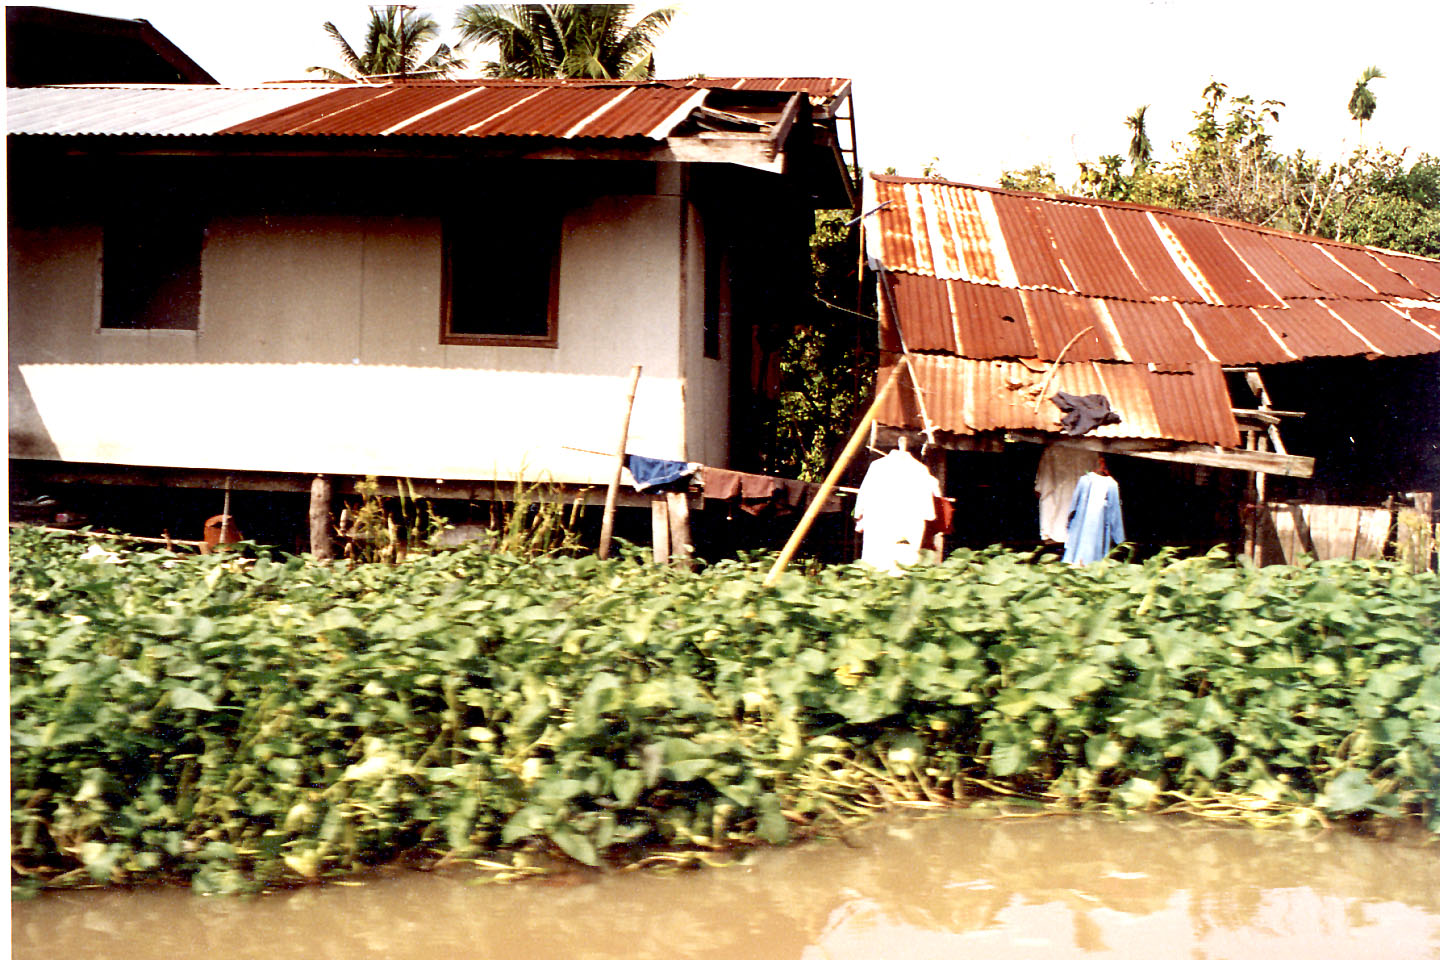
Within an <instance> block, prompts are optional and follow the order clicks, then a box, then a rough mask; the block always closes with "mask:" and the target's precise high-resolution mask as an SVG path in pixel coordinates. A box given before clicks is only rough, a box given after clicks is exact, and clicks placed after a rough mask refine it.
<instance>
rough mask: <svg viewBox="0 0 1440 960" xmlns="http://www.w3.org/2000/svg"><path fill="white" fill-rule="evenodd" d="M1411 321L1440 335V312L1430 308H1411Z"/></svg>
mask: <svg viewBox="0 0 1440 960" xmlns="http://www.w3.org/2000/svg"><path fill="white" fill-rule="evenodd" d="M1409 312H1410V319H1411V320H1414V321H1415V322H1416V323H1418V324H1420V325H1421V326H1423V327H1424V328H1425V329H1427V330H1433V331H1434V332H1435V333H1436V334H1440V310H1431V309H1430V308H1428V307H1411V308H1410V311H1409Z"/></svg>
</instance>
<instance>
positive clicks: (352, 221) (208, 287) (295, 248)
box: [200, 217, 365, 363]
mask: <svg viewBox="0 0 1440 960" xmlns="http://www.w3.org/2000/svg"><path fill="white" fill-rule="evenodd" d="M364 240H365V221H364V220H362V219H359V218H355V217H225V218H218V219H216V220H213V221H211V223H210V230H209V235H208V238H207V241H206V244H205V259H204V263H203V267H202V269H203V280H202V283H203V288H202V294H201V314H200V327H201V334H202V335H201V338H200V359H201V360H204V361H208V362H211V363H277V362H278V363H284V362H297V363H298V362H306V361H308V362H320V363H350V362H352V361H358V360H359V358H360V315H361V291H362V289H363V284H362V277H363V269H364V249H365V243H364Z"/></svg>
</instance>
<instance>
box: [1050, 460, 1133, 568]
mask: <svg viewBox="0 0 1440 960" xmlns="http://www.w3.org/2000/svg"><path fill="white" fill-rule="evenodd" d="M1124 540H1125V522H1124V520H1123V519H1121V516H1120V485H1119V484H1117V483H1116V482H1115V478H1114V477H1112V476H1110V473H1109V471H1108V470H1107V469H1106V468H1105V460H1104V458H1103V457H1102V458H1100V460H1099V462H1098V463H1096V465H1095V469H1094V470H1092V471H1090V472H1089V473H1087V474H1085V476H1083V477H1081V478H1080V481H1079V482H1078V483H1077V484H1075V495H1074V497H1072V498H1071V500H1070V525H1069V529H1068V530H1067V531H1066V538H1065V557H1064V560H1065V562H1066V563H1073V564H1075V565H1076V566H1083V565H1084V564H1087V563H1091V562H1093V561H1095V560H1101V559H1104V557H1105V555H1106V554H1107V553H1109V552H1110V548H1111V547H1113V546H1115V545H1116V544H1117V543H1122V542H1124Z"/></svg>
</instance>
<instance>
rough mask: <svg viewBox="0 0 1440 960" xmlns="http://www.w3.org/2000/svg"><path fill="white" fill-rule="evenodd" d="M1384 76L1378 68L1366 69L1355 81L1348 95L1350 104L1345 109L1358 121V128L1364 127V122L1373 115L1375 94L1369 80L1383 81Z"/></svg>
mask: <svg viewBox="0 0 1440 960" xmlns="http://www.w3.org/2000/svg"><path fill="white" fill-rule="evenodd" d="M1384 78H1385V74H1384V73H1383V72H1382V71H1381V70H1380V68H1379V67H1374V66H1371V67H1366V68H1365V70H1364V72H1363V73H1361V74H1360V79H1359V80H1356V81H1355V89H1354V91H1352V92H1351V94H1350V103H1349V104H1347V108H1348V109H1349V111H1350V116H1352V117H1354V118H1355V119H1356V120H1357V121H1359V123H1360V126H1361V127H1362V128H1363V127H1364V126H1365V121H1366V120H1369V119H1370V118H1371V117H1372V116H1374V115H1375V93H1374V91H1372V90H1371V89H1370V81H1371V80H1383V79H1384Z"/></svg>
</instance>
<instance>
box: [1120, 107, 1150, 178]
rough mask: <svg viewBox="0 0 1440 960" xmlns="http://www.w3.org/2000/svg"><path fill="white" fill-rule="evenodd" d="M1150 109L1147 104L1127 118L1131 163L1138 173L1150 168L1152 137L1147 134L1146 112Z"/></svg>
mask: <svg viewBox="0 0 1440 960" xmlns="http://www.w3.org/2000/svg"><path fill="white" fill-rule="evenodd" d="M1149 109H1150V104H1148V103H1147V104H1145V106H1143V107H1141V108H1140V109H1138V110H1136V111H1135V112H1134V113H1133V114H1131V115H1130V116H1128V117H1126V118H1125V126H1127V127H1129V128H1130V163H1131V164H1132V165H1133V166H1134V168H1135V170H1136V172H1137V173H1138V172H1139V171H1141V170H1144V169H1145V168H1146V167H1148V166H1150V136H1149V135H1148V134H1147V133H1146V132H1145V111H1146V110H1149Z"/></svg>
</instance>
